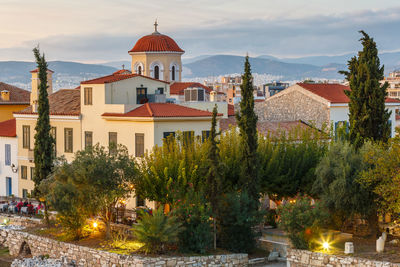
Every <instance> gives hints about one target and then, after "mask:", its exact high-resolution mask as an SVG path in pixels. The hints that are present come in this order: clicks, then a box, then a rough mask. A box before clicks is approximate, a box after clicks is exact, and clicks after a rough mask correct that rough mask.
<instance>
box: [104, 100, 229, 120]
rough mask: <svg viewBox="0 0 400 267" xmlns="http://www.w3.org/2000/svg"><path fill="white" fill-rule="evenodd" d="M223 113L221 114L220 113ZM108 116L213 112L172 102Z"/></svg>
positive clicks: (182, 114) (184, 114)
mask: <svg viewBox="0 0 400 267" xmlns="http://www.w3.org/2000/svg"><path fill="white" fill-rule="evenodd" d="M219 115H221V114H219ZM102 116H107V117H211V116H212V112H209V111H204V110H200V109H194V108H189V107H185V106H181V105H177V104H172V103H146V104H144V105H142V106H140V107H138V108H136V109H134V110H131V111H129V112H127V113H104V114H103V115H102Z"/></svg>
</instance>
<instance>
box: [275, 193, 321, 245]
mask: <svg viewBox="0 0 400 267" xmlns="http://www.w3.org/2000/svg"><path fill="white" fill-rule="evenodd" d="M278 214H279V216H280V219H279V227H281V228H282V229H283V230H285V231H286V232H287V233H288V235H289V239H290V241H291V243H292V244H293V246H294V247H295V248H297V249H310V246H311V243H312V240H313V237H317V236H318V235H319V233H320V231H319V228H320V226H322V225H324V224H325V220H326V219H327V218H328V213H327V212H326V211H325V210H324V209H323V208H322V205H319V204H316V205H311V199H308V198H300V199H298V200H297V201H296V202H295V203H286V204H284V205H282V206H280V207H279V209H278Z"/></svg>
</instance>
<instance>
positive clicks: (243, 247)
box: [218, 192, 262, 253]
mask: <svg viewBox="0 0 400 267" xmlns="http://www.w3.org/2000/svg"><path fill="white" fill-rule="evenodd" d="M252 201H253V200H252V199H251V198H250V197H249V196H248V194H247V193H245V192H239V193H238V192H232V193H229V194H227V195H226V196H224V197H223V198H222V200H221V205H220V208H219V217H218V221H219V239H218V240H219V242H220V246H221V247H222V248H225V249H227V250H229V251H232V252H245V253H248V252H251V251H253V250H254V248H255V246H256V237H257V235H258V233H257V232H256V231H255V226H256V225H257V224H259V223H260V222H261V220H262V214H261V213H260V212H259V211H257V210H254V209H253V207H254V204H253V203H252Z"/></svg>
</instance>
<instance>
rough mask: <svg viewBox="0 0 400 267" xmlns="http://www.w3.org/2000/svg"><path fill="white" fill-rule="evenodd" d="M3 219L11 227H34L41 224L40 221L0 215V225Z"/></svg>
mask: <svg viewBox="0 0 400 267" xmlns="http://www.w3.org/2000/svg"><path fill="white" fill-rule="evenodd" d="M4 219H6V220H7V221H8V223H10V224H12V225H18V226H24V227H36V226H39V225H41V224H42V220H41V219H37V218H30V217H24V216H17V215H8V214H2V213H0V223H2V222H3V221H4Z"/></svg>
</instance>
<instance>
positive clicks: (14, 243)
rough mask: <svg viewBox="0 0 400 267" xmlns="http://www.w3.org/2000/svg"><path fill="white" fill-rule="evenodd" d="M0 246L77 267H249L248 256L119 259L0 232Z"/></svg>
mask: <svg viewBox="0 0 400 267" xmlns="http://www.w3.org/2000/svg"><path fill="white" fill-rule="evenodd" d="M0 245H4V246H6V247H8V248H9V250H10V254H11V255H13V256H17V255H19V254H20V253H21V252H22V251H24V252H25V253H26V252H27V251H30V253H31V255H32V256H40V255H48V256H49V257H51V258H61V257H66V258H67V259H68V260H75V261H76V263H77V265H78V266H85V267H86V266H88V267H89V266H102V267H106V266H110V267H111V266H121V267H128V266H129V267H131V266H132V267H139V266H141V267H142V266H148V267H153V266H154V267H155V266H160V267H161V266H210V267H211V266H247V265H248V256H247V254H229V255H211V256H193V257H166V256H162V257H145V256H138V255H120V254H116V253H111V252H106V251H101V250H97V249H92V248H88V247H83V246H77V245H74V244H70V243H64V242H59V241H55V240H53V239H49V238H45V237H40V236H36V235H32V234H29V233H26V232H21V231H14V230H1V229H0Z"/></svg>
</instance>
